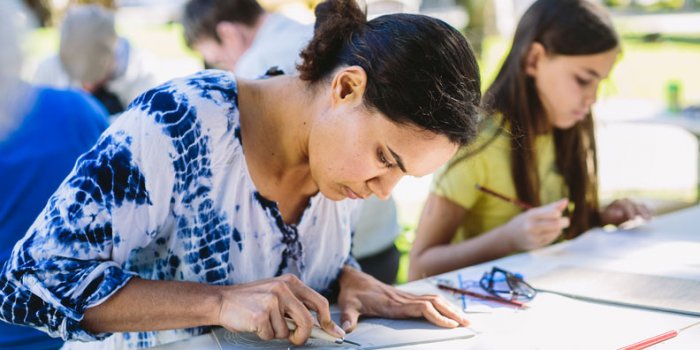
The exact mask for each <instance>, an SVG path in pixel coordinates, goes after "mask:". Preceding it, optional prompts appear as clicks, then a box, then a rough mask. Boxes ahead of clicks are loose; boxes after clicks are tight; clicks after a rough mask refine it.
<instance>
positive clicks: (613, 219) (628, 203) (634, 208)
mask: <svg viewBox="0 0 700 350" xmlns="http://www.w3.org/2000/svg"><path fill="white" fill-rule="evenodd" d="M637 216H639V217H641V218H642V219H644V220H650V219H651V217H652V216H653V213H652V211H651V209H649V208H648V207H647V206H646V205H644V204H641V203H636V202H634V201H632V200H630V199H618V200H615V201H613V202H612V203H610V204H609V205H608V206H607V207H605V208H604V209H603V210H602V211H601V213H600V219H601V222H602V224H603V225H608V224H613V225H619V224H621V223H623V222H625V221H628V220H632V219H634V218H635V217H637Z"/></svg>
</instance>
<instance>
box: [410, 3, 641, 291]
mask: <svg viewBox="0 0 700 350" xmlns="http://www.w3.org/2000/svg"><path fill="white" fill-rule="evenodd" d="M619 54H620V40H619V38H618V35H617V32H616V30H615V28H614V26H613V23H612V20H611V18H610V15H609V14H608V13H607V12H606V11H605V9H604V8H603V7H602V6H600V5H599V4H596V3H595V2H594V1H590V0H538V1H536V2H535V3H534V4H533V5H532V6H531V7H530V8H529V9H528V10H527V11H526V12H525V14H524V15H523V17H522V18H521V20H520V23H519V24H518V27H517V30H516V32H515V37H514V39H513V44H512V48H511V50H510V51H509V53H508V55H507V56H506V59H505V61H504V63H503V66H502V67H501V70H500V71H499V73H498V75H497V76H496V79H495V80H494V82H493V83H492V84H491V86H490V87H489V88H488V89H487V90H486V93H485V94H484V98H483V101H482V107H483V109H484V111H485V115H486V116H485V117H484V118H483V120H482V122H481V125H480V130H481V132H480V135H479V138H478V139H477V141H476V142H475V143H474V144H472V145H471V146H470V147H467V148H465V149H463V150H461V151H460V152H459V153H458V155H457V156H456V157H455V158H454V159H452V160H451V161H450V162H449V163H448V165H447V166H446V167H444V168H443V169H442V170H441V171H440V172H438V173H437V174H436V175H435V177H434V180H433V186H432V189H431V194H430V195H429V197H428V200H427V202H426V204H425V208H424V209H423V213H422V215H421V218H420V222H419V223H418V228H417V230H416V239H415V241H414V243H413V248H412V250H411V264H410V268H409V277H410V278H411V279H418V278H423V277H426V276H432V275H436V274H439V273H443V272H447V271H452V270H456V269H459V268H462V267H465V266H470V265H475V264H478V263H482V262H485V261H489V260H493V259H498V258H501V257H504V256H507V255H509V254H513V253H518V252H523V251H529V250H533V249H537V248H541V247H544V246H546V245H548V244H551V243H553V242H555V241H556V240H557V239H569V238H573V237H576V236H578V235H580V234H582V233H584V232H585V231H586V230H588V229H590V228H592V227H595V226H602V225H608V224H613V225H618V224H621V223H623V222H625V221H627V220H631V219H635V218H636V217H637V216H639V217H642V218H644V219H647V220H648V219H650V218H651V216H652V213H651V211H650V210H649V208H647V207H646V206H645V205H643V204H641V203H636V202H634V201H632V200H629V199H620V200H616V201H613V202H612V203H610V204H609V205H607V206H605V207H602V206H600V204H599V201H598V174H597V154H596V153H597V150H596V143H595V133H594V123H593V116H592V114H591V106H592V105H593V103H595V101H596V98H597V93H598V86H599V85H600V83H601V81H603V80H604V79H607V77H608V76H609V74H610V71H611V70H612V68H613V66H614V64H615V62H616V61H617V59H618V57H619ZM477 186H483V187H486V188H489V189H491V190H495V191H496V192H498V193H502V194H503V195H505V196H506V197H509V198H514V199H517V200H518V201H520V202H521V203H526V205H521V207H524V208H519V207H518V206H516V205H514V204H513V203H510V202H508V201H504V200H503V199H501V198H497V197H496V196H493V195H490V194H487V193H484V192H483V191H479V190H478V189H477ZM569 203H572V205H571V206H569ZM525 207H529V208H525ZM568 208H571V209H568Z"/></svg>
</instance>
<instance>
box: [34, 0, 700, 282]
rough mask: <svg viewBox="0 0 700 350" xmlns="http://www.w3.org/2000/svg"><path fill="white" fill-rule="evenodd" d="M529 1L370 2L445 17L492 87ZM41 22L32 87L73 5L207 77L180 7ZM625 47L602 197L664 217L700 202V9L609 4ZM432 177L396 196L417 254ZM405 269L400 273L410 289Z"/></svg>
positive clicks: (603, 108)
mask: <svg viewBox="0 0 700 350" xmlns="http://www.w3.org/2000/svg"><path fill="white" fill-rule="evenodd" d="M260 2H261V3H262V4H263V6H264V7H265V8H266V9H268V10H271V11H280V12H283V13H285V14H287V15H288V16H290V17H293V18H295V19H297V20H299V21H302V22H306V23H311V22H313V20H314V17H313V11H312V9H313V6H314V5H315V4H316V3H317V2H318V1H295V0H261V1H260ZM531 2H532V1H530V0H422V1H421V0H401V1H399V0H379V1H372V0H367V4H366V5H367V7H368V10H369V13H370V14H371V15H374V14H379V13H383V12H391V11H404V12H420V13H424V14H428V15H432V16H436V17H440V18H442V19H443V20H445V21H447V22H448V23H450V24H452V25H453V26H455V27H456V28H459V29H462V31H463V32H464V33H465V35H466V36H467V37H468V38H469V39H470V40H471V42H472V44H473V46H474V48H475V49H476V50H477V52H478V53H479V57H480V66H481V70H482V77H483V82H484V85H483V87H484V88H485V87H487V86H488V84H489V83H490V82H491V80H492V79H493V77H494V75H495V73H496V72H497V70H498V68H499V65H500V62H501V59H502V58H503V57H504V55H505V53H506V51H507V50H508V47H509V46H510V40H511V37H512V34H513V32H514V29H515V25H516V23H517V21H518V19H519V16H520V15H521V14H522V12H523V11H524V10H525V9H526V8H527V7H528V6H529V4H530V3H531ZM25 3H27V4H29V5H30V6H31V7H32V8H33V9H34V10H35V12H36V13H38V14H39V16H40V17H41V20H40V22H41V23H40V27H39V28H37V29H36V30H34V31H33V33H32V35H31V36H30V39H29V41H28V42H27V47H26V49H27V52H28V55H27V61H26V62H25V65H24V71H23V72H22V73H23V75H24V76H25V77H26V78H27V79H28V80H30V78H31V77H32V75H33V73H34V70H35V69H36V67H37V64H38V62H40V61H41V60H42V59H44V58H45V57H47V56H49V55H51V54H54V53H55V52H56V51H57V49H58V30H57V28H56V24H57V23H60V21H61V16H62V14H63V13H64V12H65V9H66V8H67V7H68V6H69V5H71V4H73V3H100V4H103V5H104V6H107V7H111V8H114V9H116V10H117V12H116V13H117V28H118V32H119V34H120V35H121V36H124V37H126V38H127V39H129V40H130V41H131V42H132V44H133V45H134V46H136V47H138V48H139V49H141V50H142V51H145V52H147V53H148V55H149V56H150V59H151V60H153V61H154V62H155V64H152V65H150V66H152V67H154V69H155V72H154V73H155V74H156V77H157V78H158V80H159V81H165V80H168V79H171V78H173V77H178V76H183V75H187V74H190V73H193V72H195V71H198V70H200V69H202V68H203V64H202V60H201V57H199V56H198V55H197V54H196V53H194V52H192V51H191V50H190V49H188V48H187V46H186V45H185V42H184V39H183V35H182V26H181V25H180V24H179V17H180V8H181V6H182V5H183V3H184V1H183V0H121V1H120V0H113V1H109V0H104V1H87V0H85V1H70V0H35V1H32V0H25ZM602 3H603V4H604V5H606V6H607V7H608V8H609V10H610V11H611V13H612V14H613V19H614V22H615V24H616V27H617V28H618V30H619V32H620V34H621V36H622V39H623V40H622V42H623V54H622V56H621V57H620V60H619V62H618V64H617V65H616V67H615V69H614V70H613V72H612V75H611V77H610V78H609V79H608V80H607V81H606V82H605V83H604V84H603V86H602V87H601V90H600V93H599V99H598V103H597V105H596V107H595V114H594V115H595V116H596V120H597V122H598V146H599V150H600V151H599V154H600V159H599V164H600V181H601V197H602V198H603V200H609V198H613V197H622V196H630V197H635V198H640V199H642V200H644V201H646V202H647V203H649V204H651V205H652V206H653V207H655V208H656V209H657V211H659V212H666V211H671V210H674V209H677V208H681V207H684V206H688V205H690V204H693V203H695V202H697V201H698V192H699V191H700V187H699V186H698V182H699V181H698V168H699V165H698V159H700V157H699V149H700V147H699V146H698V137H700V127H699V125H700V0H636V1H635V0H626V1H623V0H618V1H613V0H607V1H602ZM429 183H430V178H429V177H426V178H421V179H412V178H409V179H404V180H402V182H401V183H400V184H399V186H398V187H397V189H396V190H395V192H394V196H395V199H396V201H397V205H398V207H399V220H400V223H401V225H402V227H403V228H404V233H403V234H402V235H401V237H400V238H399V239H398V241H397V245H398V247H399V249H400V250H401V251H402V252H404V253H405V252H407V251H408V250H409V249H410V244H411V241H412V238H413V230H414V228H415V226H416V223H417V221H418V216H419V214H420V210H421V207H422V203H423V200H424V199H425V197H426V196H427V193H428V186H429ZM405 268H406V264H405V263H403V264H402V267H401V270H400V272H399V282H402V281H404V280H405V273H406V272H405Z"/></svg>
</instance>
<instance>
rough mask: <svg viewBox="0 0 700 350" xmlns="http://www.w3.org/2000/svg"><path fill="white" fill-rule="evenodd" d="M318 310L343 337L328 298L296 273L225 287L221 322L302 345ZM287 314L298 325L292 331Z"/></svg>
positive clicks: (321, 320)
mask: <svg viewBox="0 0 700 350" xmlns="http://www.w3.org/2000/svg"><path fill="white" fill-rule="evenodd" d="M309 309H311V310H314V311H316V314H317V317H318V323H319V325H320V326H321V328H323V329H324V330H325V331H326V332H328V333H329V334H332V335H334V336H336V337H338V338H343V337H344V336H345V332H343V330H342V329H341V328H340V327H338V325H336V324H335V322H333V320H332V319H331V313H330V309H329V306H328V300H327V299H326V298H324V297H323V296H322V295H320V294H318V293H317V292H316V291H314V290H313V289H311V288H309V287H308V286H306V285H305V284H304V283H303V282H302V281H301V280H299V278H297V277H296V276H294V275H290V274H287V275H282V276H280V277H275V278H270V279H266V280H260V281H255V282H252V283H245V284H239V285H233V286H226V287H222V292H221V308H220V310H219V325H221V326H223V327H224V328H226V329H228V330H230V331H232V332H250V333H255V334H257V335H258V337H260V339H263V340H270V339H285V338H287V339H289V341H290V342H292V343H293V344H295V345H302V344H304V343H305V342H306V340H307V339H308V338H309V336H310V335H311V329H312V327H313V326H314V318H313V316H312V315H311V312H309ZM285 317H289V318H291V319H292V320H294V323H296V325H297V327H296V329H295V330H293V331H290V330H289V329H288V327H287V323H286V322H285Z"/></svg>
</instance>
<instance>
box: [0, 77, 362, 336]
mask: <svg viewBox="0 0 700 350" xmlns="http://www.w3.org/2000/svg"><path fill="white" fill-rule="evenodd" d="M237 92H238V91H237V87H236V82H235V80H234V78H233V76H232V75H231V74H229V73H226V72H222V71H204V72H201V73H198V74H195V75H193V76H191V77H188V78H183V79H177V80H173V81H171V82H168V83H166V84H164V85H162V86H160V87H157V88H155V89H153V90H150V91H148V92H146V93H144V94H143V95H141V96H139V97H138V98H137V99H136V100H135V101H134V102H133V103H132V104H131V105H130V107H129V109H128V110H127V111H126V112H125V113H124V114H123V115H122V116H121V117H120V118H119V119H118V120H117V121H116V122H115V124H113V125H112V126H111V127H110V128H109V129H108V130H107V131H106V132H105V133H104V134H103V135H102V136H101V137H100V139H99V141H98V143H97V144H96V145H95V146H94V147H93V148H92V149H91V150H90V151H88V152H87V153H85V154H84V155H82V156H81V157H80V158H79V160H78V162H77V164H76V166H75V168H74V169H73V171H72V172H71V174H70V175H69V176H68V178H67V179H66V180H64V182H63V183H62V184H61V186H60V187H59V189H58V190H57V191H56V193H55V194H54V195H53V196H52V197H51V199H50V200H49V203H48V204H47V206H46V207H45V208H44V210H43V212H42V213H41V215H40V216H39V217H38V218H37V220H36V221H35V222H34V224H33V225H32V227H31V228H30V229H29V231H28V232H27V234H26V236H25V237H24V238H23V239H22V240H20V241H19V242H18V243H17V245H16V246H15V248H14V251H13V254H12V257H11V259H10V260H9V262H8V263H7V264H6V265H5V266H4V269H3V271H2V272H3V273H2V276H0V278H1V279H0V296H1V298H2V304H1V310H0V316H1V317H2V319H3V320H5V321H7V322H12V323H17V324H24V325H30V326H33V327H37V328H40V329H42V330H44V331H46V332H48V333H49V334H51V335H53V336H60V337H62V338H63V339H67V340H82V341H95V340H103V342H102V343H96V344H94V345H95V348H121V347H127V348H142V347H150V346H155V345H160V344H163V343H166V342H170V341H174V340H179V339H183V338H186V337H189V336H192V335H195V334H199V333H202V332H205V331H206V330H207V329H206V328H197V329H187V330H175V331H164V332H139V333H118V334H114V335H111V336H110V334H91V333H89V332H87V331H86V330H84V329H82V328H81V327H80V324H79V322H80V320H81V319H82V318H83V314H84V312H85V309H86V308H88V307H91V306H95V305H98V304H100V303H102V302H103V301H105V300H106V299H107V298H109V297H110V296H111V295H112V294H113V293H115V292H116V291H117V290H119V289H120V288H121V287H123V286H124V285H125V284H126V283H127V281H128V280H129V279H130V278H131V277H133V276H140V277H141V278H144V279H155V280H180V281H193V282H201V283H208V284H216V285H231V284H238V283H246V282H251V281H255V280H259V279H263V278H270V277H274V276H279V275H281V274H284V273H293V274H295V275H297V276H298V277H299V278H300V279H301V280H302V281H304V282H305V283H306V284H307V285H309V286H310V287H311V288H313V289H315V290H317V291H320V292H326V291H328V289H329V288H331V285H332V283H333V282H335V280H336V278H337V276H338V273H339V272H340V269H341V267H342V266H343V265H344V264H346V263H350V264H354V260H353V259H352V258H351V257H350V256H349V251H350V244H351V243H350V241H351V234H350V220H349V211H350V210H351V208H352V207H353V206H354V204H353V203H351V201H342V202H333V201H331V200H329V199H327V198H325V197H324V196H323V195H321V194H320V193H319V194H317V195H315V196H314V197H312V198H311V199H310V202H309V205H308V207H307V208H306V209H305V211H304V214H303V216H302V217H301V219H300V221H299V223H298V224H296V225H287V224H285V223H284V221H283V220H282V217H281V216H280V212H279V210H278V209H277V206H276V204H275V203H274V202H271V201H269V200H267V199H265V198H263V197H262V196H261V195H260V194H259V193H258V192H257V191H256V189H255V186H254V185H253V182H252V181H251V179H250V176H249V173H248V169H247V166H246V162H245V156H244V153H243V149H242V146H241V135H240V132H239V131H240V128H239V112H238V101H237Z"/></svg>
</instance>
